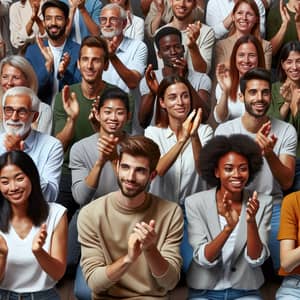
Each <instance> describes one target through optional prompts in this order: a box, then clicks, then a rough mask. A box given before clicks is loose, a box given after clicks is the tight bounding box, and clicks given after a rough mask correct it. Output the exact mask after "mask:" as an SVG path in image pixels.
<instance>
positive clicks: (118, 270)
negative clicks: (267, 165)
mask: <svg viewBox="0 0 300 300" xmlns="http://www.w3.org/2000/svg"><path fill="white" fill-rule="evenodd" d="M131 265H132V261H131V260H130V259H129V257H128V255H124V256H122V257H120V258H119V259H118V260H117V261H115V262H114V263H112V264H111V265H108V266H106V269H105V272H106V276H107V277H108V279H109V280H111V281H112V282H117V281H119V280H120V279H121V277H122V276H123V275H124V274H125V273H126V272H127V270H128V269H129V267H130V266H131Z"/></svg>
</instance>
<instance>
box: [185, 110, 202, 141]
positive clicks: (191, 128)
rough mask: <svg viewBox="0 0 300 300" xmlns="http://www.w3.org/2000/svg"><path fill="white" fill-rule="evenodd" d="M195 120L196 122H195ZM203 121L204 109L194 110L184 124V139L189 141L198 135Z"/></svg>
mask: <svg viewBox="0 0 300 300" xmlns="http://www.w3.org/2000/svg"><path fill="white" fill-rule="evenodd" d="M193 119H194V120H193ZM201 120H202V109H201V108H198V110H197V111H196V109H193V111H192V112H191V113H190V114H189V115H188V117H187V118H186V119H185V121H184V122H183V124H182V129H183V138H185V139H188V138H189V137H191V136H194V135H195V134H197V133H198V128H199V126H200V124H201Z"/></svg>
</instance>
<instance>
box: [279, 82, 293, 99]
mask: <svg viewBox="0 0 300 300" xmlns="http://www.w3.org/2000/svg"><path fill="white" fill-rule="evenodd" d="M279 92H280V95H281V96H282V98H283V99H284V101H285V102H288V103H291V101H292V88H291V82H290V81H289V80H286V81H285V82H284V84H282V86H281V87H280V89H279Z"/></svg>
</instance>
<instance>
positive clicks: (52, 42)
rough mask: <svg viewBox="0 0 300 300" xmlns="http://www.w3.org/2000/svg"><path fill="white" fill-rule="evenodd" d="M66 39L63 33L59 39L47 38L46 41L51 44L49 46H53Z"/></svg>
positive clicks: (57, 45) (60, 44)
mask: <svg viewBox="0 0 300 300" xmlns="http://www.w3.org/2000/svg"><path fill="white" fill-rule="evenodd" d="M65 40H66V37H65V36H64V35H63V36H62V37H61V38H60V39H59V40H55V41H54V40H50V39H49V40H48V42H49V43H50V44H51V46H53V47H60V46H62V45H63V44H64V42H65Z"/></svg>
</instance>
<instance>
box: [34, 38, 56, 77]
mask: <svg viewBox="0 0 300 300" xmlns="http://www.w3.org/2000/svg"><path fill="white" fill-rule="evenodd" d="M36 43H37V45H38V47H39V48H40V51H41V53H42V54H43V56H44V58H45V67H46V69H47V71H48V72H49V73H50V72H52V71H53V63H54V58H53V54H52V52H51V49H50V47H46V46H45V45H44V43H43V40H42V39H41V38H40V37H39V36H38V35H37V36H36Z"/></svg>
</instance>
